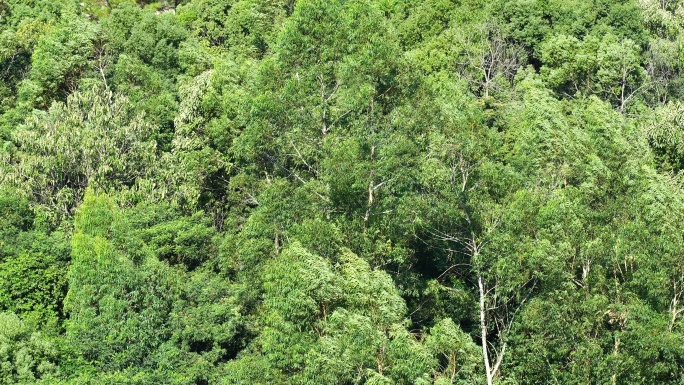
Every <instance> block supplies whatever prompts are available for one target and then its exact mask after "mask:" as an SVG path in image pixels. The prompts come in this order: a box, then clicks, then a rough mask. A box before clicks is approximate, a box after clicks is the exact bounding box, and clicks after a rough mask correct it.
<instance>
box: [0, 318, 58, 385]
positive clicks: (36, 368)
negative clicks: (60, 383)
mask: <svg viewBox="0 0 684 385" xmlns="http://www.w3.org/2000/svg"><path fill="white" fill-rule="evenodd" d="M58 361H59V351H58V349H57V347H56V346H55V344H54V342H53V341H51V340H50V339H49V338H48V337H46V336H44V335H43V334H41V333H40V332H39V331H35V330H33V329H32V328H31V327H29V326H28V325H27V324H26V323H24V322H23V321H22V320H21V319H20V318H19V317H17V316H16V315H15V314H14V313H11V312H9V313H7V312H0V378H1V379H0V383H1V384H3V385H12V384H35V383H50V382H51V381H56V380H57V379H58V378H59V369H58V367H57V365H56V364H57V362H58ZM53 383H54V382H53Z"/></svg>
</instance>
